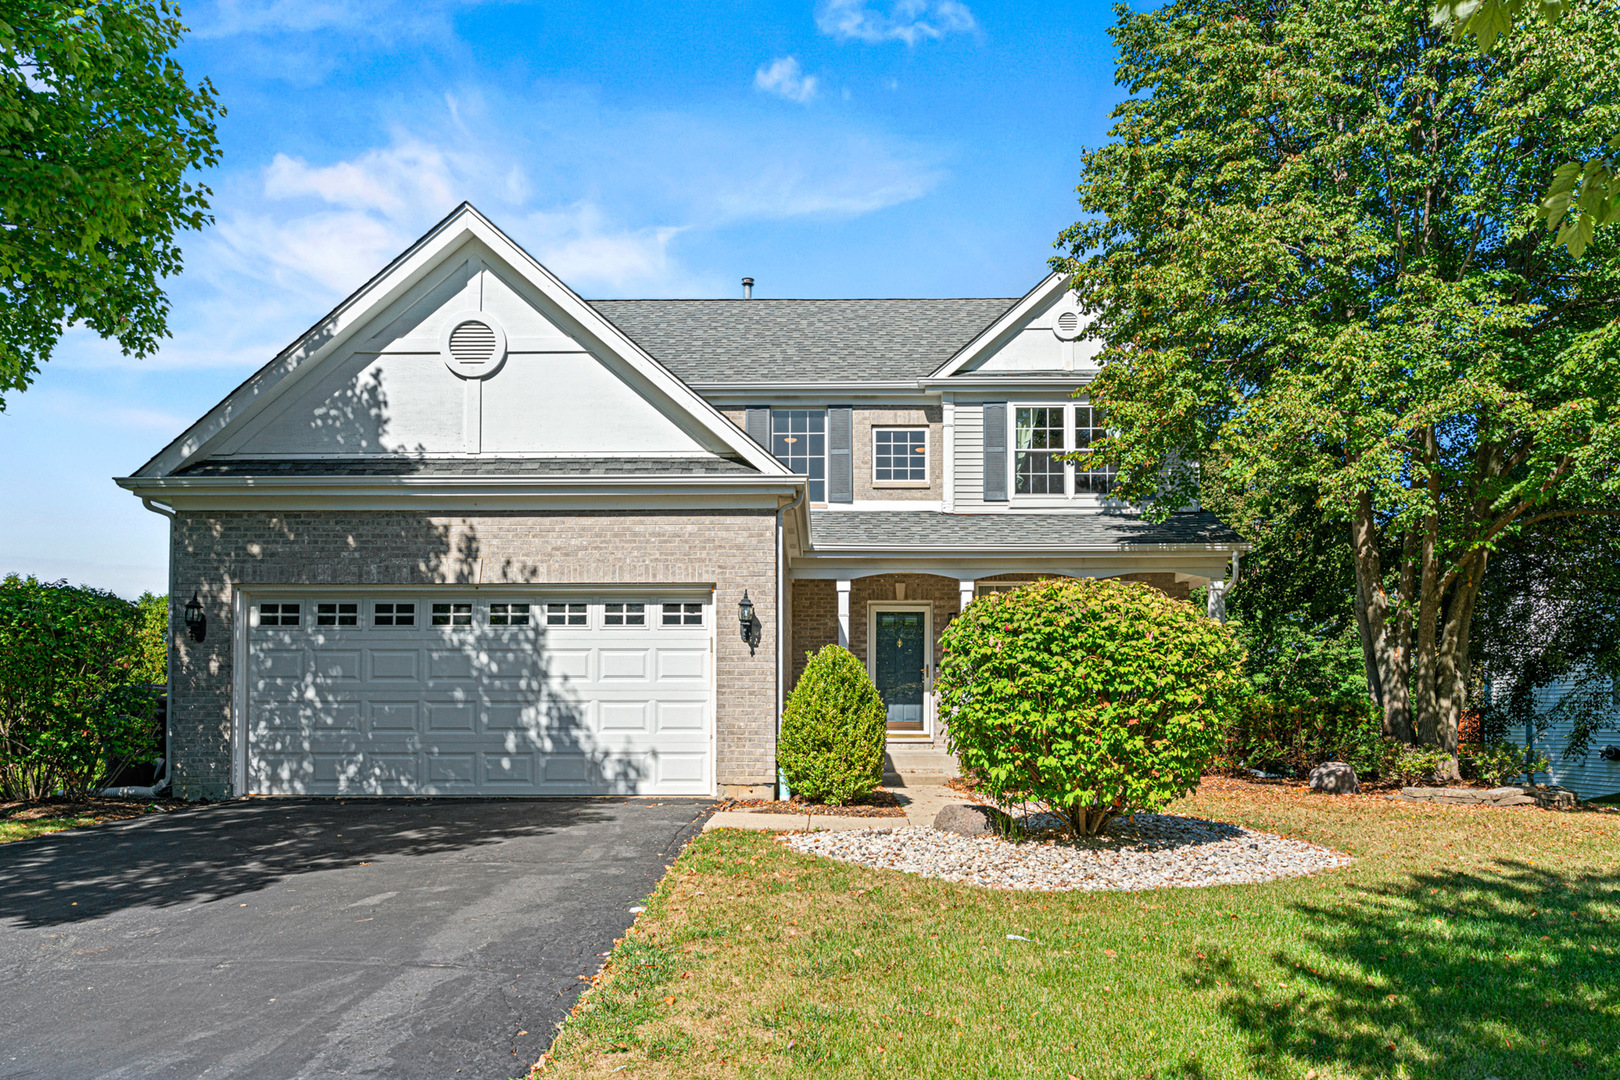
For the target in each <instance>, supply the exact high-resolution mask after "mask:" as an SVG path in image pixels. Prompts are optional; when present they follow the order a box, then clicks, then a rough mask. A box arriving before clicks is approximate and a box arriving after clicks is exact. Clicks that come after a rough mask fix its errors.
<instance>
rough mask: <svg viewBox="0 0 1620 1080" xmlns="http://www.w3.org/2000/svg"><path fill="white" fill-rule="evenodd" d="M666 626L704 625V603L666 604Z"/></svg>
mask: <svg viewBox="0 0 1620 1080" xmlns="http://www.w3.org/2000/svg"><path fill="white" fill-rule="evenodd" d="M664 625H665V626H702V625H703V605H702V604H665V605H664Z"/></svg>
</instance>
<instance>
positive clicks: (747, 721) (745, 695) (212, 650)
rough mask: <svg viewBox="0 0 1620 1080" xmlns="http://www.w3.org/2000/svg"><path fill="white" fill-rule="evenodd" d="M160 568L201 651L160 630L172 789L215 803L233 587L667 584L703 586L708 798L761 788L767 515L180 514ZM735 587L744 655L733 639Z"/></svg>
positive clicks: (767, 653) (223, 776) (770, 720)
mask: <svg viewBox="0 0 1620 1080" xmlns="http://www.w3.org/2000/svg"><path fill="white" fill-rule="evenodd" d="M172 537H173V540H172V549H171V573H172V580H173V582H174V589H175V595H176V596H177V597H181V602H183V601H184V600H185V599H189V598H190V596H191V593H192V591H193V590H195V591H196V592H197V593H198V594H199V595H200V597H201V598H202V600H203V603H204V604H205V605H206V610H207V614H208V636H207V640H206V641H204V642H201V643H197V642H193V641H190V640H189V639H186V638H184V636H183V635H176V637H177V638H178V639H179V643H178V645H177V647H176V649H175V657H174V662H173V665H172V669H171V670H172V672H173V700H172V701H171V702H170V705H169V716H170V721H169V723H170V754H171V756H172V760H173V770H172V775H173V777H174V781H175V792H176V794H177V795H180V796H181V797H183V798H193V799H195V798H222V797H225V796H227V795H229V794H230V793H231V751H232V746H231V741H232V729H233V725H232V717H231V686H232V673H233V669H232V661H233V656H232V642H233V640H234V636H235V633H234V632H235V627H234V626H233V619H232V608H233V604H234V597H235V593H236V591H237V590H238V589H249V590H251V589H252V588H253V587H255V586H261V587H262V586H272V585H275V586H281V585H355V586H366V585H410V586H422V585H439V584H494V583H498V582H510V583H525V584H544V583H568V584H598V583H599V584H633V583H637V582H647V583H661V584H679V583H687V582H693V583H697V582H703V583H708V582H712V583H714V584H715V585H716V586H717V594H716V605H717V607H716V617H717V619H718V622H719V632H718V635H717V637H718V640H719V652H718V655H717V656H716V657H715V676H716V686H717V690H718V696H719V700H718V702H717V705H716V709H717V712H716V726H717V732H716V749H717V759H716V776H717V779H718V781H719V783H720V785H721V786H722V789H723V790H735V789H738V788H756V787H758V786H759V785H764V784H769V783H772V782H773V781H774V780H775V778H776V765H775V761H776V712H775V705H774V700H773V699H774V696H775V694H774V691H775V681H774V680H775V668H774V661H775V656H776V646H775V642H774V626H775V618H776V610H775V606H776V555H775V520H774V515H773V514H772V512H771V511H770V510H768V509H756V510H734V511H719V510H717V511H696V512H694V511H646V512H639V513H620V512H609V511H570V512H566V513H561V512H559V513H535V512H527V511H523V512H497V513H487V514H480V515H468V516H436V515H429V514H422V513H411V512H406V511H354V512H338V513H332V512H317V511H296V512H287V513H258V512H247V511H219V512H209V513H194V512H182V513H180V514H179V515H178V517H177V518H176V519H175V522H174V528H173V531H172ZM745 588H746V589H747V590H748V592H749V596H750V598H751V599H752V600H753V601H754V606H755V610H756V611H757V612H758V615H759V619H760V621H761V622H762V623H763V624H764V627H765V633H764V640H763V641H762V642H761V646H760V648H759V651H758V652H757V653H756V654H755V655H754V656H749V654H748V646H747V645H746V644H745V643H744V642H743V641H742V640H741V637H740V635H739V634H738V633H737V631H736V605H737V601H738V599H739V598H740V597H741V596H742V593H743V590H744V589H745Z"/></svg>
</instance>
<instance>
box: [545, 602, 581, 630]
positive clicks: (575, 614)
mask: <svg viewBox="0 0 1620 1080" xmlns="http://www.w3.org/2000/svg"><path fill="white" fill-rule="evenodd" d="M546 625H547V626H584V625H585V605H584V604H547V605H546Z"/></svg>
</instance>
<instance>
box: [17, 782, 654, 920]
mask: <svg viewBox="0 0 1620 1080" xmlns="http://www.w3.org/2000/svg"><path fill="white" fill-rule="evenodd" d="M631 801H632V800H627V799H613V798H601V799H545V800H540V799H533V800H506V799H501V800H495V799H491V800H484V799H478V800H471V799H469V800H456V801H454V802H451V801H444V800H430V799H343V800H330V799H266V800H253V801H241V802H230V803H221V804H215V805H212V806H201V807H196V808H192V809H187V810H177V811H174V812H172V813H168V814H163V815H156V814H154V815H151V816H148V817H142V818H136V819H133V820H131V821H126V822H113V823H108V824H106V825H102V826H96V827H91V828H86V829H79V830H70V831H67V832H60V833H50V834H47V835H45V836H42V837H38V838H36V839H33V840H25V841H18V842H16V843H12V844H7V845H4V846H0V921H6V920H13V919H15V920H20V921H21V922H22V923H23V924H24V925H27V926H54V925H57V924H60V923H69V922H76V921H80V920H83V919H93V918H96V917H98V916H101V915H105V914H107V913H109V912H113V911H118V910H121V909H123V908H128V907H134V906H136V905H155V906H169V905H182V906H183V905H186V904H191V903H195V902H197V901H205V900H221V899H227V898H229V897H232V896H237V895H239V894H242V893H248V892H254V891H256V890H258V889H261V888H263V887H264V886H265V885H266V884H267V883H269V882H272V881H277V880H280V879H282V878H284V877H287V876H288V875H290V874H305V873H310V872H312V871H318V870H333V869H337V868H339V867H344V866H354V865H357V864H358V863H361V862H368V861H373V862H374V861H376V860H378V859H381V858H383V857H385V856H394V855H401V856H420V855H435V854H442V853H446V852H457V851H464V850H466V849H469V848H478V847H486V846H489V845H493V844H499V843H501V842H502V841H504V840H510V839H512V838H514V837H520V836H529V837H535V836H544V835H546V834H547V833H551V832H555V831H556V830H558V829H566V828H570V827H573V826H576V825H583V824H590V823H593V822H599V821H602V820H604V819H605V818H606V817H607V816H608V815H609V814H610V813H611V811H612V808H614V807H618V806H622V805H624V804H625V803H629V802H631ZM75 905H76V906H75Z"/></svg>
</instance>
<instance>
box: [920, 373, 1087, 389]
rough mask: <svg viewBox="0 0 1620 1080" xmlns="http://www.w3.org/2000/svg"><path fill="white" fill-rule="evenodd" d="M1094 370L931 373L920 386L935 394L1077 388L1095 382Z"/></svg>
mask: <svg viewBox="0 0 1620 1080" xmlns="http://www.w3.org/2000/svg"><path fill="white" fill-rule="evenodd" d="M1096 378H1097V372H1096V371H1084V372H1081V371H1064V372H1059V373H1057V374H1054V375H950V376H944V377H939V378H936V377H934V376H932V375H930V376H929V377H928V378H926V379H923V380H922V383H921V385H922V386H924V387H926V388H928V389H929V390H932V391H934V392H936V393H938V392H942V391H945V390H995V389H1001V390H1061V389H1063V388H1064V387H1072V388H1074V389H1079V388H1080V387H1083V386H1089V385H1090V384H1091V383H1092V382H1094V381H1096Z"/></svg>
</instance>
